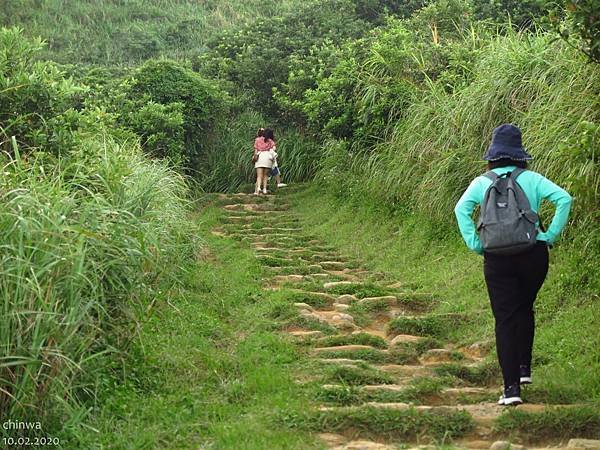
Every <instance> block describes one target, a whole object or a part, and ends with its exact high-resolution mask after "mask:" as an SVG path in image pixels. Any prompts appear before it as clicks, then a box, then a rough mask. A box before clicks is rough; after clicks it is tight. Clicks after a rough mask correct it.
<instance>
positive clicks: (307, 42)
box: [198, 0, 370, 114]
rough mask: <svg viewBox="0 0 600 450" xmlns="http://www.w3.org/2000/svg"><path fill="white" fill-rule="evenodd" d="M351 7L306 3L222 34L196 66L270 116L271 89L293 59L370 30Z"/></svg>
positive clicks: (330, 1) (340, 0)
mask: <svg viewBox="0 0 600 450" xmlns="http://www.w3.org/2000/svg"><path fill="white" fill-rule="evenodd" d="M356 9H357V7H356V4H355V3H354V2H353V0H316V1H310V2H306V3H303V4H301V6H299V7H298V8H296V9H295V10H294V11H293V12H290V13H288V14H285V15H282V16H277V17H265V18H263V19H261V20H259V21H257V22H256V23H253V24H251V25H248V26H246V27H243V28H240V29H238V30H231V31H226V32H224V33H223V34H222V35H221V36H219V38H218V39H215V40H214V41H212V42H210V43H209V48H210V50H209V52H208V53H207V54H205V55H203V56H202V57H201V58H200V60H199V61H198V67H199V68H200V69H201V71H202V72H203V73H205V74H207V75H208V76H211V77H219V78H224V79H228V80H231V81H233V82H235V83H236V85H237V86H239V87H240V88H241V89H243V90H248V91H250V92H252V93H253V95H254V97H255V99H254V100H255V101H254V104H255V106H257V107H259V108H260V109H261V110H263V111H266V112H268V113H272V114H273V113H276V112H277V110H276V108H274V104H273V101H272V95H273V88H274V87H278V86H280V85H281V84H282V83H283V82H285V81H286V80H287V78H288V73H289V71H290V62H291V61H292V60H293V59H294V58H298V57H305V56H307V55H309V54H310V53H311V52H315V51H318V49H319V47H320V46H322V45H323V44H324V43H328V42H330V43H334V44H339V43H341V42H344V41H345V40H347V39H350V38H356V37H358V36H360V35H362V34H363V33H364V32H365V31H366V30H368V29H369V28H370V26H369V24H368V23H367V22H366V20H364V19H362V18H360V17H359V16H358V14H357V12H356Z"/></svg>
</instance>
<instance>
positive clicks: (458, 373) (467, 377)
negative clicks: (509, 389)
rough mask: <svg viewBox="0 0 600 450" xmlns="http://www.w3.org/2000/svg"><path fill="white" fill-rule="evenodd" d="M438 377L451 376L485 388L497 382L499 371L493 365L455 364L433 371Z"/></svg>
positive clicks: (445, 365)
mask: <svg viewBox="0 0 600 450" xmlns="http://www.w3.org/2000/svg"><path fill="white" fill-rule="evenodd" d="M433 371H434V373H435V374H436V375H439V376H453V377H456V378H459V379H461V380H464V381H466V382H467V383H471V384H475V385H482V386H487V385H491V384H493V383H496V382H498V379H499V375H500V370H499V368H498V367H497V365H496V364H495V363H484V364H479V365H477V366H464V365H461V364H457V363H449V364H442V365H441V366H438V367H435V368H434V369H433Z"/></svg>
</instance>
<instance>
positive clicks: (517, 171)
mask: <svg viewBox="0 0 600 450" xmlns="http://www.w3.org/2000/svg"><path fill="white" fill-rule="evenodd" d="M523 172H527V169H521V168H520V167H517V168H516V169H515V170H513V171H512V172H511V173H510V177H511V178H512V179H513V180H516V179H517V177H518V176H519V175H521V174H522V173H523Z"/></svg>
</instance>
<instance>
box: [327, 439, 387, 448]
mask: <svg viewBox="0 0 600 450" xmlns="http://www.w3.org/2000/svg"><path fill="white" fill-rule="evenodd" d="M397 448H398V447H396V446H395V445H387V444H380V443H379V442H372V441H350V442H348V443H347V444H343V445H338V446H335V447H331V450H395V449H397Z"/></svg>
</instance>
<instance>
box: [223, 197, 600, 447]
mask: <svg viewBox="0 0 600 450" xmlns="http://www.w3.org/2000/svg"><path fill="white" fill-rule="evenodd" d="M216 201H217V202H218V203H219V204H220V205H222V207H223V209H224V210H225V213H226V214H225V218H224V219H223V223H222V224H221V226H220V227H219V228H218V229H216V230H215V231H214V233H215V234H216V235H219V236H227V237H229V238H234V239H236V240H239V241H240V242H242V243H243V245H249V246H251V247H252V248H253V249H254V251H255V253H256V258H257V259H258V260H259V261H260V262H261V264H263V266H264V276H265V278H264V286H265V290H269V291H282V292H286V293H289V296H290V304H293V306H294V307H295V309H296V314H297V317H296V319H295V320H293V321H291V322H289V323H287V324H286V325H285V326H284V327H283V328H284V329H283V331H284V332H285V333H287V334H289V336H290V338H292V339H294V340H296V341H297V345H298V346H301V347H303V348H305V349H306V353H307V355H308V357H309V358H310V359H311V361H312V364H314V371H313V374H312V375H311V376H310V377H308V378H307V379H304V380H299V382H301V383H307V384H310V383H314V382H315V380H318V381H317V382H318V383H320V386H319V388H318V395H317V396H316V398H315V406H314V411H311V412H307V414H310V415H311V417H313V418H314V417H317V420H316V422H315V423H317V425H316V426H313V428H311V429H314V431H315V432H317V433H318V435H319V437H320V438H321V440H322V441H323V444H324V445H325V446H326V447H327V448H330V449H336V450H351V449H353V450H367V449H379V450H383V449H395V448H410V447H414V448H436V447H438V446H440V445H442V444H443V445H445V446H448V445H449V443H451V445H453V446H455V447H458V448H473V449H483V448H486V449H487V448H494V449H505V448H506V449H507V448H513V449H519V448H524V447H523V445H524V443H527V444H528V448H571V449H573V448H600V442H599V441H584V440H576V439H574V440H570V439H569V438H567V437H564V438H561V439H541V438H540V439H537V438H535V437H534V438H529V437H527V436H524V437H523V436H517V435H515V436H511V438H512V443H509V442H508V440H509V438H507V437H506V436H502V435H501V434H500V433H498V431H497V429H496V427H495V425H496V423H497V420H498V418H499V417H500V416H501V415H502V414H503V412H505V410H504V409H503V408H502V407H500V406H498V405H497V404H496V400H497V398H498V395H499V393H500V389H499V382H498V373H497V369H496V364H495V362H494V361H489V360H486V357H487V354H488V352H489V350H490V348H491V346H492V343H490V342H479V343H475V344H472V345H469V346H464V347H458V346H456V345H454V344H453V343H451V342H448V341H447V339H446V338H445V330H446V331H447V330H448V329H449V327H453V326H459V325H460V323H461V321H463V320H469V318H468V317H464V316H461V315H439V314H434V313H433V312H432V311H433V310H434V307H435V304H436V298H435V295H432V294H429V293H422V292H415V291H414V290H413V289H410V287H409V286H408V287H407V286H405V285H404V284H403V283H402V282H394V283H386V282H384V281H383V280H382V274H377V273H372V272H370V271H368V270H365V269H364V268H362V267H361V265H360V264H359V263H358V262H356V261H353V260H352V259H351V258H350V257H348V256H346V255H343V254H340V253H339V252H338V251H337V250H336V249H335V248H332V247H331V246H329V245H326V243H324V242H321V241H320V240H319V239H317V238H315V237H314V236H311V235H310V233H307V232H305V230H304V229H303V227H302V224H301V222H300V220H299V218H298V217H296V216H295V215H294V214H293V213H292V212H291V211H290V210H289V208H288V207H287V205H286V203H285V195H282V196H277V197H275V196H259V197H258V196H254V195H249V194H233V195H219V196H218V198H217V200H216ZM525 397H526V394H525ZM559 407H560V405H545V404H528V403H526V404H524V405H521V406H518V407H516V408H514V409H516V410H517V411H523V412H526V413H532V414H543V413H544V412H545V411H547V410H548V409H551V408H559ZM564 407H565V408H568V407H570V406H567V405H565V406H564ZM444 421H446V422H447V423H448V427H447V429H442V430H441V431H440V430H439V429H436V428H435V427H436V426H437V427H438V428H439V427H440V426H442V425H443V424H444V423H445V422H444ZM402 423H406V424H407V425H406V430H400V431H398V429H396V428H398V427H396V428H394V426H395V425H394V424H402ZM390 424H391V425H390ZM410 424H413V425H411V426H413V428H410V426H409V425H410ZM436 424H437V425H436ZM440 424H441V425H440ZM386 427H387V428H386ZM399 428H402V427H399ZM434 429H435V430H436V431H435V432H433V431H432V430H434ZM398 433H400V434H398ZM432 434H433V437H432ZM398 436H401V437H398ZM572 437H574V438H575V437H577V436H572ZM594 446H597V447H594Z"/></svg>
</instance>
